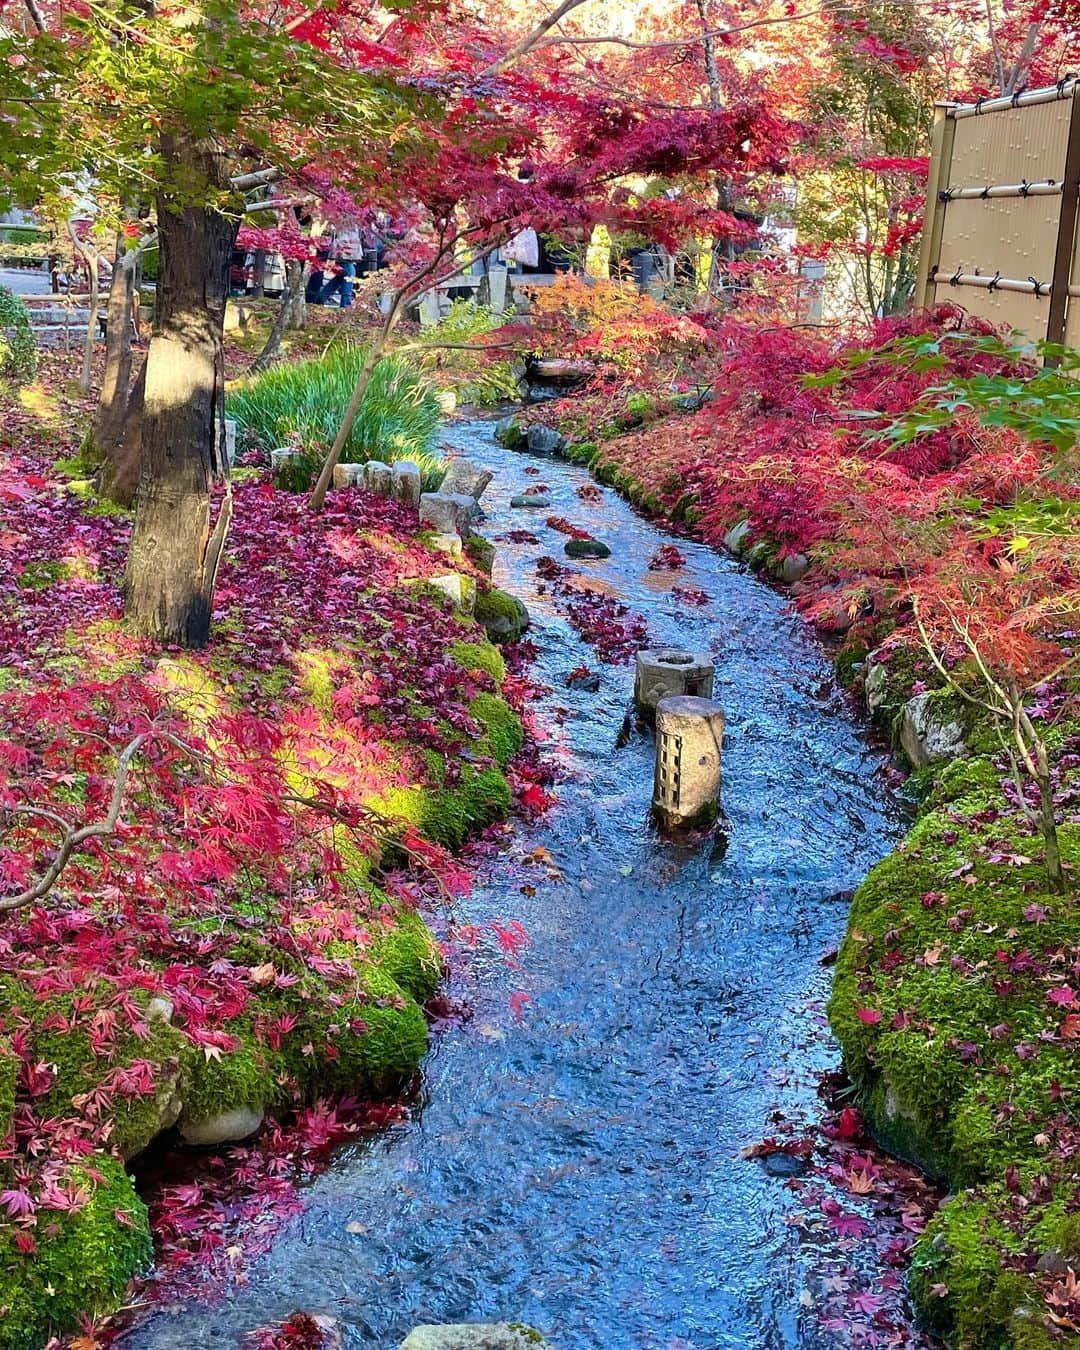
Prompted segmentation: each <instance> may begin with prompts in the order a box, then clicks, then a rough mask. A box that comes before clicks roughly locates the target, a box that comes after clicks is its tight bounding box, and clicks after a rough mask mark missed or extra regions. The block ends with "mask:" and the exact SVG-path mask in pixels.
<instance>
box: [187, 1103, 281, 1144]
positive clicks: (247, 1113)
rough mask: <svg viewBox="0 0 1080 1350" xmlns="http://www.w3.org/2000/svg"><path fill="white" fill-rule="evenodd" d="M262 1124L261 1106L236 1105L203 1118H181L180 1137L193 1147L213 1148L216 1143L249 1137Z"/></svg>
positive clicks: (232, 1141)
mask: <svg viewBox="0 0 1080 1350" xmlns="http://www.w3.org/2000/svg"><path fill="white" fill-rule="evenodd" d="M262 1124H263V1110H262V1107H255V1106H236V1107H233V1109H232V1110H231V1111H219V1112H218V1114H217V1115H215V1116H207V1117H206V1119H205V1120H188V1121H185V1120H181V1122H180V1137H181V1139H183V1141H184V1143H185V1144H191V1145H192V1147H194V1148H215V1147H216V1146H217V1145H218V1144H230V1143H234V1142H235V1141H236V1140H238V1139H249V1138H250V1137H251V1136H252V1135H253V1134H255V1133H257V1132H258V1131H259V1130H261V1129H262Z"/></svg>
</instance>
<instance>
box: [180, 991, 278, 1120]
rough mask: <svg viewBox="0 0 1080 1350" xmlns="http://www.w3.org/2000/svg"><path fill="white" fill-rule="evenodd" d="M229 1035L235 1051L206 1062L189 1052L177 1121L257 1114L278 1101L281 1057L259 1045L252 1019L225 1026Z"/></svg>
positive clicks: (199, 1053) (201, 1055) (197, 1053)
mask: <svg viewBox="0 0 1080 1350" xmlns="http://www.w3.org/2000/svg"><path fill="white" fill-rule="evenodd" d="M229 1034H230V1035H231V1036H234V1037H236V1038H237V1039H238V1041H239V1045H238V1046H237V1047H236V1049H233V1050H226V1051H223V1052H222V1053H221V1054H220V1055H215V1056H213V1057H211V1058H207V1056H206V1055H205V1054H204V1052H203V1051H202V1050H201V1049H198V1048H195V1049H193V1050H192V1051H191V1052H189V1054H188V1056H187V1058H186V1061H185V1065H184V1074H183V1087H182V1098H183V1103H184V1114H183V1116H182V1117H181V1120H182V1121H183V1120H189V1121H193V1122H194V1121H202V1120H208V1119H209V1118H210V1117H211V1116H216V1115H218V1114H220V1113H221V1112H222V1111H231V1110H233V1109H234V1108H238V1107H250V1108H251V1109H252V1110H256V1111H258V1110H261V1109H263V1108H265V1107H268V1106H273V1105H275V1104H277V1103H278V1102H280V1101H282V1100H283V1099H284V1098H285V1096H286V1093H285V1088H284V1085H283V1084H282V1083H281V1082H279V1081H278V1080H279V1078H280V1076H281V1074H282V1070H283V1069H284V1067H285V1057H284V1055H283V1054H282V1053H281V1052H275V1051H273V1050H271V1049H270V1048H269V1047H268V1046H266V1045H262V1044H260V1043H259V1041H258V1040H257V1038H256V1036H255V1030H254V1021H253V1017H252V1016H246V1017H243V1018H238V1019H236V1020H234V1021H232V1022H230V1023H229Z"/></svg>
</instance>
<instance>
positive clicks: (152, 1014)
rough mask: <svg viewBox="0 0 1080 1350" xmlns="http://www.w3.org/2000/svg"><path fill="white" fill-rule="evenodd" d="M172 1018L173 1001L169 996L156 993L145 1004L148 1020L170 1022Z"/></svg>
mask: <svg viewBox="0 0 1080 1350" xmlns="http://www.w3.org/2000/svg"><path fill="white" fill-rule="evenodd" d="M172 1019H173V1001H172V999H171V998H165V997H164V995H162V994H158V995H157V996H156V997H155V998H152V999H151V1000H150V1002H149V1003H148V1004H147V1005H146V1020H147V1021H148V1022H171V1021H172Z"/></svg>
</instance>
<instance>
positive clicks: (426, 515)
mask: <svg viewBox="0 0 1080 1350" xmlns="http://www.w3.org/2000/svg"><path fill="white" fill-rule="evenodd" d="M475 514H476V502H475V501H474V500H473V498H472V497H466V496H464V495H462V494H461V493H456V492H425V493H424V494H423V495H422V496H421V498H420V523H421V525H427V526H429V527H430V528H431V529H433V530H434V531H435V532H436V534H461V535H465V534H468V533H469V531H470V528H471V525H472V518H473V516H474V515H475Z"/></svg>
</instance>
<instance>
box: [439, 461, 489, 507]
mask: <svg viewBox="0 0 1080 1350" xmlns="http://www.w3.org/2000/svg"><path fill="white" fill-rule="evenodd" d="M494 477H495V475H494V474H493V473H492V472H491V470H490V469H482V468H481V467H480V465H479V464H474V463H473V462H472V460H470V459H452V460H451V461H450V465H449V468H448V469H447V470H446V477H445V478H444V479H443V480H442V486H441V487H440V488H439V491H440V492H450V493H454V494H459V493H460V495H461V496H463V497H472V498H473V500H474V501H477V502H478V501H479V500H480V498H481V497H482V496H483V495H484V490H485V489H486V487H487V485H488V484H489V483H490V482H491V480H492V479H493V478H494Z"/></svg>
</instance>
